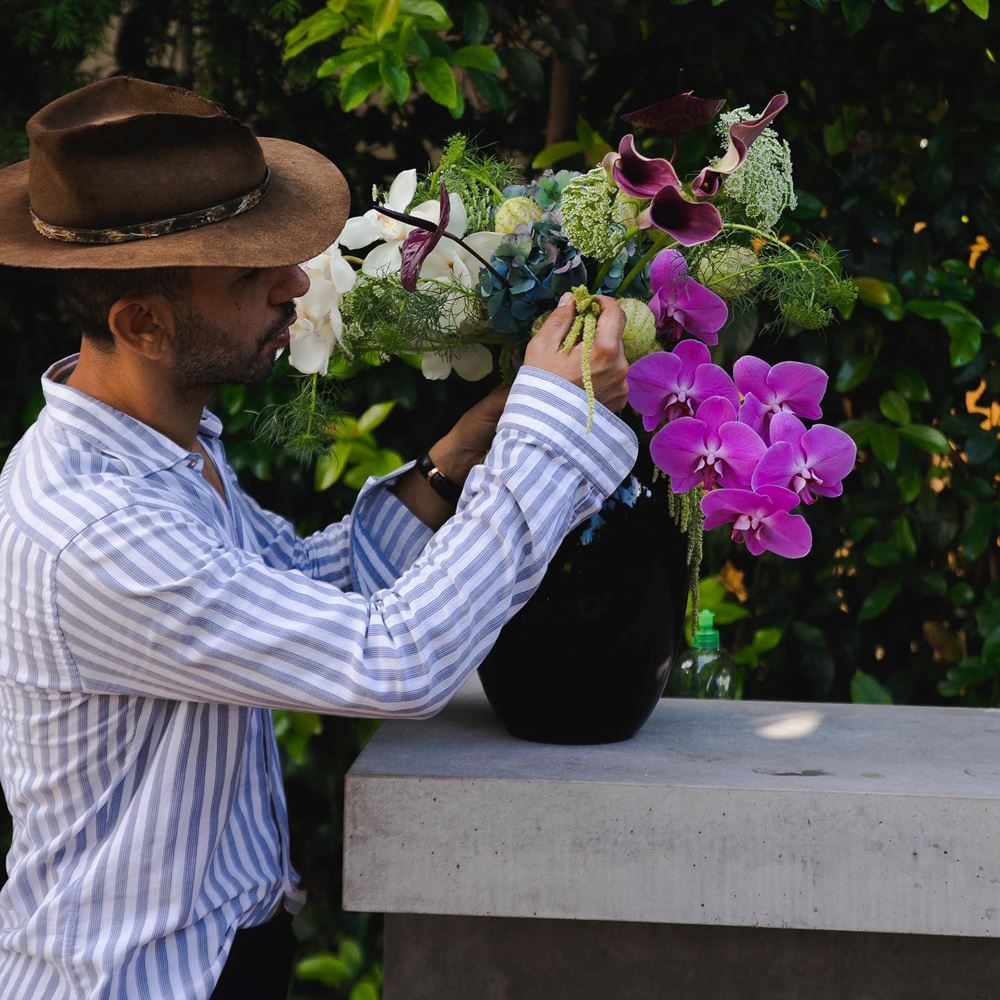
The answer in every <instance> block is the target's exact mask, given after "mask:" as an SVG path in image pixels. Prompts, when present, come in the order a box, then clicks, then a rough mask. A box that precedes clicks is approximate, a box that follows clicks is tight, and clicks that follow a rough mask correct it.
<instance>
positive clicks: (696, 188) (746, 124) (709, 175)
mask: <svg viewBox="0 0 1000 1000" xmlns="http://www.w3.org/2000/svg"><path fill="white" fill-rule="evenodd" d="M787 106H788V95H787V94H786V93H784V92H782V93H780V94H775V95H774V97H772V98H771V100H770V101H768V104H767V107H766V108H765V109H764V111H763V113H762V114H761V115H760V116H759V117H758V118H751V119H750V120H749V121H743V122H734V123H733V124H732V125H730V126H729V148H728V149H727V150H726V152H725V154H724V155H723V157H722V159H720V160H718V161H717V162H716V163H715V164H713V165H712V166H711V167H705V169H704V170H702V172H701V173H700V174H698V176H697V177H696V178H695V179H694V181H693V182H692V184H691V190H692V192H693V193H694V194H695V196H696V197H698V198H713V197H714V196H715V195H717V194H718V193H719V188H720V187H721V186H722V178H723V177H725V176H726V175H727V174H731V173H732V172H733V171H734V170H736V169H737V168H738V167H741V166H743V162H744V160H746V158H747V150H748V149H749V148H750V147H751V146H752V145H753V143H754V140H755V139H756V138H757V136H759V135H760V134H761V132H763V131H764V129H765V128H767V126H768V125H769V124H770V123H771V122H772V121H773V119H774V118H775V117H776V116H777V114H778V113H779V112H780V111H783V110H784V109H785V108H786V107H787Z"/></svg>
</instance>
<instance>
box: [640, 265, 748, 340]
mask: <svg viewBox="0 0 1000 1000" xmlns="http://www.w3.org/2000/svg"><path fill="white" fill-rule="evenodd" d="M649 287H650V290H651V291H652V293H653V297H652V299H650V300H649V308H650V309H652V311H653V315H654V316H655V317H656V330H657V332H658V333H659V334H661V335H663V334H665V335H666V336H667V338H668V339H670V340H675V341H676V340H680V337H681V334H682V333H683V332H685V331H686V332H687V333H690V334H691V335H692V336H694V337H697V338H698V339H699V340H703V341H705V343H706V344H717V343H718V342H719V337H718V331H719V330H720V329H721V328H722V326H723V324H724V323H725V322H726V319H727V318H728V317H729V307H728V306H727V305H726V303H725V301H724V300H723V299H722V298H720V297H719V296H718V295H716V294H715V292H713V291H711V290H710V289H708V288H706V287H705V286H704V285H700V284H698V282H697V281H695V280H694V278H691V277H689V276H688V270H687V261H685V260H684V257H683V255H682V254H681V252H680V251H679V250H661V251H660V252H659V253H658V254H657V255H656V256H655V257H654V258H653V265H652V267H651V268H650V271H649Z"/></svg>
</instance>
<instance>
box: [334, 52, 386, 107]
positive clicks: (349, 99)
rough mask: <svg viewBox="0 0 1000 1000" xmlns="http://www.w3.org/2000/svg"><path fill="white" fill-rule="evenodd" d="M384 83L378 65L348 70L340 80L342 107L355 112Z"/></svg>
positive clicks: (370, 64)
mask: <svg viewBox="0 0 1000 1000" xmlns="http://www.w3.org/2000/svg"><path fill="white" fill-rule="evenodd" d="M381 82H382V74H381V73H379V68H378V64H377V63H368V64H366V65H364V66H358V67H357V68H353V67H352V68H351V69H349V70H347V71H346V72H345V73H344V75H343V76H342V77H341V78H340V106H341V108H343V110H344V111H353V110H354V109H355V108H356V107H357V106H358V105H359V104H361V102H362V101H364V100H365V98H366V97H368V96H369V95H370V94H371V92H372V91H373V90H374V89H375V88H376V87H377V86H379V84H381Z"/></svg>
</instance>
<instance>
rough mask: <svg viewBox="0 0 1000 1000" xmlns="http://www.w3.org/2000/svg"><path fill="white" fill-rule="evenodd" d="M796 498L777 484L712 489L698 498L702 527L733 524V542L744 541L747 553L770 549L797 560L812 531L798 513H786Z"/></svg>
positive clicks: (808, 547)
mask: <svg viewBox="0 0 1000 1000" xmlns="http://www.w3.org/2000/svg"><path fill="white" fill-rule="evenodd" d="M798 502H799V498H798V497H797V496H796V495H795V494H794V493H793V492H792V491H791V490H786V489H784V488H783V487H781V486H761V487H760V488H759V489H756V490H728V489H724V490H712V492H711V493H706V494H705V495H704V496H703V497H702V498H701V509H702V513H704V515H705V530H706V531H711V530H712V529H713V528H718V527H720V526H721V525H723V524H730V523H731V524H732V525H733V541H734V542H743V543H745V544H746V547H747V551H748V552H750V554H751V555H755V556H759V555H760V554H761V553H762V552H773V553H774V554H775V555H779V556H784V557H785V558H786V559H801V558H802V557H803V556H804V555H806V554H807V553H808V552H809V550H810V549H811V548H812V532H811V531H810V530H809V525H808V524H806V519H805V518H804V517H802V516H801V515H800V514H789V513H788V512H789V511H790V510H791V509H792V508H793V507H795V506H796V504H798Z"/></svg>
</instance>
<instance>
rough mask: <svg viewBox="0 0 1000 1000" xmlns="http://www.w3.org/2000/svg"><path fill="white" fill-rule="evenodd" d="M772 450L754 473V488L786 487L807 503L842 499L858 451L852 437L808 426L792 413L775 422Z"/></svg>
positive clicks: (837, 430)
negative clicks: (846, 479) (817, 498)
mask: <svg viewBox="0 0 1000 1000" xmlns="http://www.w3.org/2000/svg"><path fill="white" fill-rule="evenodd" d="M771 442H772V443H771V447H770V448H768V450H767V452H766V453H765V454H764V456H763V457H762V458H761V460H760V462H759V463H758V464H757V468H756V469H755V470H754V473H753V480H752V483H753V488H754V489H755V490H756V489H758V488H759V487H761V486H784V487H785V488H786V489H790V490H791V491H792V492H793V493H796V494H798V497H799V499H800V500H802V502H803V503H807V504H810V503H814V502H815V501H816V497H817V496H821V497H839V496H840V494H841V493H843V491H844V487H843V485H842V481H843V479H844V477H845V476H846V475H847V474H848V473H849V472H850V471H851V469H853V468H854V460H855V459H856V458H857V454H858V449H857V446H856V445H855V443H854V441H853V440H852V439H851V437H850V435H848V434H845V433H844V432H843V431H842V430H839V429H838V428H836V427H828V426H827V425H826V424H816V425H815V426H813V427H810V428H809V429H808V430H806V427H805V424H803V423H802V421H801V420H799V418H798V417H796V416H794V415H793V414H791V413H779V414H777V415H776V416H775V417H774V418H773V419H772V420H771Z"/></svg>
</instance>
